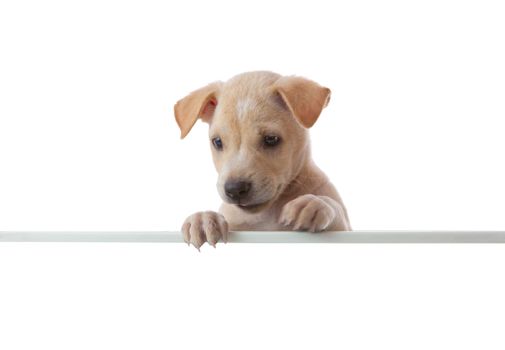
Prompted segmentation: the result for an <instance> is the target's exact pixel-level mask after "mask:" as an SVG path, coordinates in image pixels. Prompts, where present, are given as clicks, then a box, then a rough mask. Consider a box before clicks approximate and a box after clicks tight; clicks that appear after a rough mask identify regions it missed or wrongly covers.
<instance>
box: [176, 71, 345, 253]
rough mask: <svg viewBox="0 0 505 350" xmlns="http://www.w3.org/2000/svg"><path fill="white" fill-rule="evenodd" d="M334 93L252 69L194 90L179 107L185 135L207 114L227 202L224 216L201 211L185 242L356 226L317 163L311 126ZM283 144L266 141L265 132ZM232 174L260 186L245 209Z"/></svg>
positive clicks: (189, 220) (254, 188)
mask: <svg viewBox="0 0 505 350" xmlns="http://www.w3.org/2000/svg"><path fill="white" fill-rule="evenodd" d="M329 98H330V90H329V89H328V88H325V87H322V86H320V85H319V84H317V83H315V82H313V81H310V80H308V79H305V78H301V77H282V76H280V75H278V74H275V73H272V72H249V73H244V74H240V75H238V76H235V77H233V78H232V79H230V80H229V81H227V82H225V83H220V82H217V83H213V84H210V85H207V86H206V87H204V88H201V89H199V90H196V91H194V92H192V93H191V94H190V95H188V96H187V97H185V98H183V99H182V100H180V101H179V102H177V104H176V105H175V108H174V111H175V117H176V120H177V123H178V125H179V127H180V129H181V137H182V138H184V137H185V136H186V135H187V134H188V132H189V131H190V130H191V128H192V127H193V125H194V124H195V122H196V120H197V119H198V118H199V117H200V118H202V120H204V121H206V122H208V123H209V140H210V141H209V142H211V140H212V139H214V138H215V137H220V138H221V140H222V142H223V149H222V150H216V149H215V148H214V147H213V146H212V143H211V148H212V156H213V160H214V165H215V167H216V170H217V172H218V174H219V176H218V182H217V189H218V192H219V194H220V196H221V197H222V199H223V204H222V205H221V208H220V213H221V214H218V213H215V212H199V213H196V214H193V215H191V216H189V217H188V218H187V219H186V221H185V222H184V224H183V227H182V232H183V236H184V239H185V240H186V242H188V243H192V244H193V245H194V246H195V247H197V248H199V247H200V246H201V245H202V244H203V243H204V242H205V241H207V242H209V244H211V245H215V243H216V242H217V241H218V240H220V239H222V240H224V241H226V236H227V233H228V229H231V230H310V231H313V232H318V231H323V230H351V227H350V224H349V219H348V216H347V212H346V209H345V207H344V205H343V203H342V200H341V198H340V196H339V194H338V193H337V191H336V189H335V188H334V187H333V185H332V184H331V182H330V181H329V180H328V178H327V177H326V175H324V173H323V172H322V171H321V170H320V169H319V168H318V167H317V166H316V165H315V164H314V163H313V161H312V159H311V155H310V141H309V134H308V130H307V128H310V127H311V126H312V125H313V124H314V123H315V122H316V120H317V118H318V117H319V115H320V113H321V111H322V109H323V108H324V107H325V106H326V105H327V103H328V101H329ZM270 135H275V136H279V137H280V138H281V143H280V144H279V145H278V146H277V147H275V148H266V147H264V146H262V140H263V138H264V136H270ZM232 179H244V180H247V181H249V182H250V183H252V188H251V194H250V196H249V197H250V198H249V197H248V198H247V200H246V201H245V202H240V203H239V204H240V206H239V205H238V204H237V203H235V202H234V201H232V200H230V199H229V198H228V197H227V196H226V194H225V190H224V184H225V183H226V182H227V181H230V180H232Z"/></svg>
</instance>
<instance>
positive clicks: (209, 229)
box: [181, 211, 228, 250]
mask: <svg viewBox="0 0 505 350" xmlns="http://www.w3.org/2000/svg"><path fill="white" fill-rule="evenodd" d="M181 231H182V236H183V238H184V241H185V242H186V243H187V244H188V245H189V244H193V245H194V246H195V248H196V249H198V250H200V247H201V246H202V245H203V244H204V243H205V242H208V243H209V244H210V245H211V246H213V247H214V248H215V247H216V243H217V242H218V241H219V240H220V239H221V240H223V242H226V241H227V240H228V223H227V222H226V220H225V218H224V216H223V215H221V214H219V213H216V212H213V211H205V212H198V213H195V214H193V215H190V216H189V217H188V218H187V219H186V221H184V224H183V225H182V228H181Z"/></svg>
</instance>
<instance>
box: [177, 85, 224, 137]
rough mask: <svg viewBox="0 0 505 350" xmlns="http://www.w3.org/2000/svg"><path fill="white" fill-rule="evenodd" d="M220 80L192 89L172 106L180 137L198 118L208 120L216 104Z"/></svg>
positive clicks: (184, 134)
mask: <svg viewBox="0 0 505 350" xmlns="http://www.w3.org/2000/svg"><path fill="white" fill-rule="evenodd" d="M221 84H222V83H221V82H215V83H211V84H209V85H207V86H204V87H203V88H200V89H198V90H195V91H193V92H192V93H190V94H189V95H188V96H186V97H184V98H183V99H181V100H179V101H178V102H177V103H176V104H175V106H174V114H175V120H176V121H177V125H179V129H181V139H183V138H184V137H186V135H187V134H188V133H189V131H190V130H191V128H192V127H193V125H195V123H196V121H197V119H198V118H201V119H202V120H203V121H204V122H207V123H208V122H209V121H210V120H211V118H212V116H213V115H214V111H215V109H216V106H217V95H218V93H219V89H220V87H221Z"/></svg>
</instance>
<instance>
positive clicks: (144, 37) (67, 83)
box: [0, 0, 505, 349]
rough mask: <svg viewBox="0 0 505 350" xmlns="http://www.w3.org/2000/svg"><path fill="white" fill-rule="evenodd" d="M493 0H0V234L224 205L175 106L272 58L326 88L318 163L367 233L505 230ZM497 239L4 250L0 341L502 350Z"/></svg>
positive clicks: (135, 222) (281, 68) (501, 54)
mask: <svg viewBox="0 0 505 350" xmlns="http://www.w3.org/2000/svg"><path fill="white" fill-rule="evenodd" d="M504 17H505V10H504V7H503V5H502V3H500V2H499V1H496V2H492V1H422V2H412V1H408V2H405V1H381V2H374V1H370V2H364V1H349V2H330V1H327V2H322V1H314V0H313V1H310V2H299V1H289V2H273V1H270V2H267V1H255V2H254V3H252V2H251V3H243V2H233V3H231V2H230V3H226V2H222V1H221V2H220V1H209V2H204V1H200V2H198V1H184V2H182V1H181V2H179V3H176V2H168V1H164V2H152V1H142V2H141V1H138V2H113V1H87V2H68V1H61V2H56V1H44V2H36V1H33V2H29V1H2V2H0V230H65V229H71V230H177V229H178V228H179V227H180V224H181V223H182V221H183V220H184V218H185V217H186V216H187V215H189V214H190V213H192V212H194V211H198V210H208V209H216V208H217V206H218V204H219V198H218V195H217V192H216V190H215V181H216V175H215V171H214V169H213V166H212V163H211V160H210V151H209V148H208V140H207V128H206V125H204V124H202V123H198V124H197V125H196V126H195V128H194V129H193V130H192V132H191V133H190V134H189V136H188V137H187V139H185V140H184V141H180V140H179V131H178V129H177V126H176V123H175V121H174V119H173V114H172V108H173V104H174V103H175V102H176V101H177V100H178V99H180V98H182V97H184V95H185V94H187V93H188V92H190V91H191V90H194V89H196V88H198V87H200V86H203V85H204V84H207V83H208V82H211V81H214V80H225V79H228V78H230V77H231V76H233V75H234V74H237V73H240V72H243V71H248V70H258V69H262V70H263V69H268V70H273V71H276V72H279V73H281V74H286V75H288V74H297V75H302V76H306V77H308V78H311V79H313V80H315V81H317V82H319V83H320V84H322V85H325V86H327V87H329V88H331V89H332V92H333V94H332V101H331V103H330V105H329V107H328V108H327V109H326V110H325V111H324V113H323V114H322V116H321V118H320V120H319V121H318V122H317V123H316V125H315V126H314V127H313V130H312V131H311V133H312V141H313V142H312V143H313V154H314V158H315V159H316V162H317V163H318V164H319V165H320V167H321V168H322V169H323V170H324V171H325V172H326V173H327V174H328V175H329V176H330V177H331V178H332V180H333V182H334V183H335V185H336V186H337V188H338V189H339V191H340V193H341V195H342V197H343V199H344V202H345V203H346V205H347V207H348V210H349V213H350V218H351V223H352V225H353V228H354V229H359V230H361V229H372V230H377V229H385V230H388V229H497V230H499V229H504V227H505V215H504V214H503V213H504V206H503V198H504V197H505V185H504V182H503V178H505V165H504V162H503V161H502V158H503V153H504V152H503V150H504V149H505V139H504V138H503V130H504V129H503V126H502V125H503V120H504V117H505V104H504V96H505V83H504V81H505V65H504V64H503V62H505V45H504V42H505V21H503V18H504ZM503 253H504V252H503V248H501V247H498V246H487V247H486V246H480V247H475V246H465V247H454V246H410V247H409V246H403V245H400V246H387V245H385V246H361V247H357V246H339V247H333V246H332V247H330V246H318V247H307V246H297V247H294V246H291V247H286V246H282V245H280V246H254V247H253V246H225V247H224V246H219V247H218V249H216V250H215V251H214V250H212V249H210V248H206V249H203V252H202V253H201V254H197V253H196V252H194V251H192V250H188V249H187V248H186V247H182V246H168V245H150V244H147V245H136V244H131V245H99V244H97V245H93V244H89V245H68V244H51V245H40V244H24V245H20V244H2V245H1V246H0V348H2V349H30V348H37V349H68V348H73V349H78V348H79V349H81V348H82V349H89V348H94V349H112V348H121V349H130V348H131V349H138V348H145V349H162V348H169V347H171V348H179V349H181V348H191V347H192V346H199V347H204V346H205V347H208V348H214V347H219V348H222V349H227V348H229V349H232V348H240V347H242V348H251V349H253V348H254V349H255V348H259V347H267V348H268V347H272V348H282V347H293V346H295V345H297V346H301V347H302V348H308V347H311V346H315V347H316V348H335V346H337V345H341V346H343V347H344V348H347V349H365V348H388V349H405V348H419V349H425V348H428V347H429V348H432V349H433V348H437V349H447V348H460V349H461V348H485V349H494V348H496V349H498V348H500V349H502V348H503V346H504V345H505V340H504V339H503V335H502V334H501V333H499V332H502V327H500V325H503V321H504V319H503V316H502V315H503V314H504V311H505V306H504V303H503V295H504V292H505V287H504V286H503V283H502V282H503V281H502V278H501V276H502V274H503V273H502V269H501V266H503V264H504V263H505V257H504V254H503Z"/></svg>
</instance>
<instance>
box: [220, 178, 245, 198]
mask: <svg viewBox="0 0 505 350" xmlns="http://www.w3.org/2000/svg"><path fill="white" fill-rule="evenodd" d="M250 189H251V183H250V182H246V181H227V182H226V183H225V184H224V192H225V193H226V195H227V196H228V198H230V199H233V200H239V199H243V198H245V197H246V196H247V194H248V193H249V190H250Z"/></svg>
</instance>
